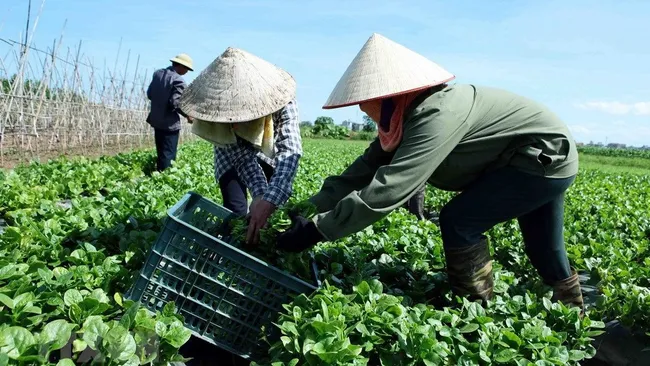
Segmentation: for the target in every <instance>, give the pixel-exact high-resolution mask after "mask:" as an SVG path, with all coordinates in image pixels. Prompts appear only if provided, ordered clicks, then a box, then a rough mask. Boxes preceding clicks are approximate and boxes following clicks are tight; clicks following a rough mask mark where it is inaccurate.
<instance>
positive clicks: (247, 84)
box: [180, 47, 296, 123]
mask: <svg viewBox="0 0 650 366" xmlns="http://www.w3.org/2000/svg"><path fill="white" fill-rule="evenodd" d="M295 94H296V82H295V80H294V79H293V77H292V76H291V75H289V73H287V72H286V71H284V70H282V69H280V68H278V67H276V66H275V65H273V64H271V63H269V62H267V61H265V60H262V59H261V58H259V57H257V56H254V55H252V54H250V53H248V52H246V51H244V50H241V49H237V48H232V47H228V49H226V51H225V52H224V53H223V54H221V56H219V57H218V58H217V59H215V60H214V61H213V62H212V63H211V64H210V65H209V66H208V67H207V68H205V69H204V70H203V71H201V73H200V74H199V75H198V76H197V77H196V79H194V80H193V81H192V83H191V84H190V85H189V86H188V87H187V89H185V91H184V92H183V95H182V97H181V101H180V107H181V110H182V111H183V112H185V113H186V114H188V115H189V116H191V117H193V118H197V119H201V120H204V121H208V122H223V123H236V122H247V121H251V120H254V119H258V118H261V117H264V116H266V115H269V114H271V113H274V112H277V111H278V110H280V109H281V108H282V107H284V106H285V105H286V104H287V103H288V102H289V101H290V100H291V99H293V98H294V97H295Z"/></svg>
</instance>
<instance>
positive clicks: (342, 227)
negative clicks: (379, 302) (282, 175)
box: [313, 110, 468, 241]
mask: <svg viewBox="0 0 650 366" xmlns="http://www.w3.org/2000/svg"><path fill="white" fill-rule="evenodd" d="M467 131H468V127H467V123H466V122H464V121H459V120H458V118H457V115H456V114H454V113H446V112H444V111H440V110H432V111H426V110H425V111H422V112H419V113H418V114H415V115H414V116H413V117H411V118H410V120H408V121H406V122H405V123H404V133H403V138H402V143H401V145H400V146H399V147H398V148H397V150H396V151H395V155H394V157H393V159H392V161H391V162H390V163H389V164H387V165H384V166H381V167H379V168H378V169H377V171H376V173H375V174H374V176H373V178H372V180H371V181H370V183H369V184H368V185H367V186H366V187H365V188H363V189H361V190H355V191H352V192H351V193H349V194H348V195H346V196H345V197H344V198H343V199H341V200H340V201H339V202H338V203H337V204H336V207H335V208H334V209H333V210H331V211H328V212H325V213H320V214H318V215H316V216H315V217H314V218H313V221H314V223H315V224H316V227H317V228H318V230H319V231H320V233H321V234H322V235H323V236H324V238H325V239H326V240H328V241H332V240H336V239H339V238H342V237H345V236H347V235H349V234H352V233H355V232H357V231H360V230H362V229H363V228H365V227H367V226H369V225H371V224H372V223H374V222H376V221H378V220H380V219H381V218H383V217H384V216H386V215H387V214H389V213H390V212H391V211H393V210H395V209H397V208H399V207H401V206H402V205H403V204H404V203H405V202H406V201H408V199H409V198H410V197H411V196H412V195H413V194H414V193H415V192H416V191H417V190H418V189H419V188H420V187H421V186H422V185H423V184H424V183H426V181H427V180H428V178H429V177H430V176H431V175H432V174H433V173H434V172H435V170H436V169H437V168H438V166H439V165H440V163H441V162H442V161H443V160H444V159H445V158H446V157H447V155H448V154H449V153H450V152H451V151H452V150H453V149H454V148H455V147H456V145H457V144H458V143H459V142H460V141H461V139H462V138H463V136H464V135H465V134H466V132H467Z"/></svg>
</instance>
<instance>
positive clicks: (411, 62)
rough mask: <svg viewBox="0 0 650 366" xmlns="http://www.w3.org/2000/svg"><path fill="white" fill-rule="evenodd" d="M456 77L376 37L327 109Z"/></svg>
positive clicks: (334, 92) (343, 79) (349, 70)
mask: <svg viewBox="0 0 650 366" xmlns="http://www.w3.org/2000/svg"><path fill="white" fill-rule="evenodd" d="M454 77H455V76H454V75H453V74H451V73H450V72H448V71H447V70H445V69H443V68H442V67H440V66H439V65H437V64H436V63H434V62H432V61H430V60H428V59H427V58H425V57H424V56H422V55H420V54H418V53H416V52H413V51H411V50H410V49H408V48H406V47H404V46H402V45H400V44H398V43H396V42H393V41H391V40H390V39H388V38H386V37H384V36H382V35H380V34H377V33H373V35H372V36H371V37H370V39H368V41H366V44H364V45H363V48H361V51H359V53H358V54H357V56H356V57H355V58H354V60H352V63H351V64H350V66H348V68H347V70H345V73H344V74H343V76H342V77H341V79H340V80H339V82H338V83H337V84H336V86H335V87H334V90H332V93H331V94H330V96H329V98H328V99H327V103H325V105H324V106H323V108H324V109H333V108H340V107H347V106H350V105H354V104H359V103H361V102H365V101H368V100H372V99H377V98H382V97H389V96H394V95H398V94H403V93H406V92H411V91H416V90H420V89H426V88H428V87H431V86H435V85H439V84H443V83H445V82H448V81H450V80H452V79H454Z"/></svg>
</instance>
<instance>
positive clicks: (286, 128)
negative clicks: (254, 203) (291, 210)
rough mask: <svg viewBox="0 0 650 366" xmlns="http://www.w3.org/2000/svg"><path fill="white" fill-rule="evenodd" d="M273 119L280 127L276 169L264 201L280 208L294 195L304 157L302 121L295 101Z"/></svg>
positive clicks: (276, 143)
mask: <svg viewBox="0 0 650 366" xmlns="http://www.w3.org/2000/svg"><path fill="white" fill-rule="evenodd" d="M273 117H274V118H273V119H274V120H278V124H279V126H280V128H279V131H278V136H277V138H276V140H275V148H276V150H277V152H276V154H275V156H274V157H273V160H274V162H275V169H274V170H273V175H272V176H271V179H270V181H269V184H268V187H267V189H266V191H265V192H264V194H263V196H262V199H263V200H265V201H267V202H270V203H272V204H273V205H275V206H276V207H278V206H282V205H283V204H285V203H286V202H287V201H288V200H289V197H291V194H292V193H293V181H294V179H295V177H296V173H297V171H298V162H299V160H300V157H301V156H302V138H301V137H300V121H299V119H298V106H297V105H296V102H295V100H292V101H290V102H289V103H287V105H286V106H285V107H284V108H282V109H281V110H280V111H278V112H277V113H276V114H275V115H274V116H273ZM253 197H256V196H255V195H254V196H253Z"/></svg>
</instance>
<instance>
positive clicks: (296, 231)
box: [276, 216, 324, 253]
mask: <svg viewBox="0 0 650 366" xmlns="http://www.w3.org/2000/svg"><path fill="white" fill-rule="evenodd" d="M291 221H292V222H293V224H292V225H291V227H290V228H289V229H288V230H287V231H285V232H283V233H282V234H280V235H278V237H277V240H276V247H277V248H278V249H280V250H283V251H285V252H293V253H297V252H302V251H303V250H306V249H309V248H311V247H313V246H315V245H316V244H318V243H319V242H321V241H322V240H323V239H324V237H323V235H321V233H320V232H319V231H318V229H317V228H316V224H314V222H313V221H311V220H307V219H306V218H304V217H302V216H291Z"/></svg>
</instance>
